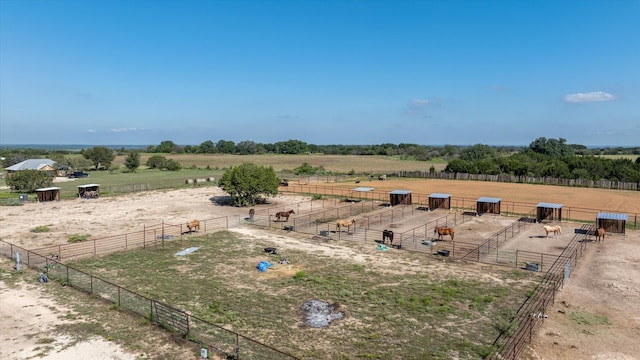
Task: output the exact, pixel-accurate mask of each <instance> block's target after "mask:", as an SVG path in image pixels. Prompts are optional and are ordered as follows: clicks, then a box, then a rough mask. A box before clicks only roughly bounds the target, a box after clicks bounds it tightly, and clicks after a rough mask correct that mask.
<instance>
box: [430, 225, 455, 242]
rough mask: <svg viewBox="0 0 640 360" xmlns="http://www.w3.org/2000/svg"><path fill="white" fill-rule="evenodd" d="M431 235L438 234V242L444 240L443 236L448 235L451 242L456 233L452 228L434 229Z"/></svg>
mask: <svg viewBox="0 0 640 360" xmlns="http://www.w3.org/2000/svg"><path fill="white" fill-rule="evenodd" d="M433 233H434V234H435V233H438V240H444V235H449V236H451V241H453V236H454V235H455V233H456V231H455V230H454V229H453V228H446V227H436V228H435V229H433Z"/></svg>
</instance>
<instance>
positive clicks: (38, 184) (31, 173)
mask: <svg viewBox="0 0 640 360" xmlns="http://www.w3.org/2000/svg"><path fill="white" fill-rule="evenodd" d="M52 182H53V175H51V174H49V173H47V172H46V171H39V170H21V171H16V172H14V173H12V174H11V176H9V177H8V178H7V180H6V183H7V186H9V188H10V189H11V190H13V191H22V192H34V191H35V190H36V189H39V188H45V187H49V186H51V183H52Z"/></svg>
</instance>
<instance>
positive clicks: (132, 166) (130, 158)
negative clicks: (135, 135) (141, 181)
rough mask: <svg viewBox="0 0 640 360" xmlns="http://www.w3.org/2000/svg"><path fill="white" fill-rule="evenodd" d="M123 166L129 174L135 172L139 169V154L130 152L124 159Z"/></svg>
mask: <svg viewBox="0 0 640 360" xmlns="http://www.w3.org/2000/svg"><path fill="white" fill-rule="evenodd" d="M124 166H125V167H126V168H127V169H128V170H129V171H131V172H136V170H137V169H138V168H139V167H140V153H137V152H133V151H132V152H130V153H128V154H127V157H126V158H125V159H124Z"/></svg>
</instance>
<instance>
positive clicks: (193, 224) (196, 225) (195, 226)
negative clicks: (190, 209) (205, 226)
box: [187, 220, 200, 232]
mask: <svg viewBox="0 0 640 360" xmlns="http://www.w3.org/2000/svg"><path fill="white" fill-rule="evenodd" d="M187 229H189V232H193V231H198V230H200V221H199V220H191V221H189V222H188V223H187Z"/></svg>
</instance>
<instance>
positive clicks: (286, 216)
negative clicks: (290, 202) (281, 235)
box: [276, 210, 295, 221]
mask: <svg viewBox="0 0 640 360" xmlns="http://www.w3.org/2000/svg"><path fill="white" fill-rule="evenodd" d="M291 214H295V212H294V211H293V210H289V211H280V212H277V213H276V221H289V215H291ZM280 219H284V220H280Z"/></svg>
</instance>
